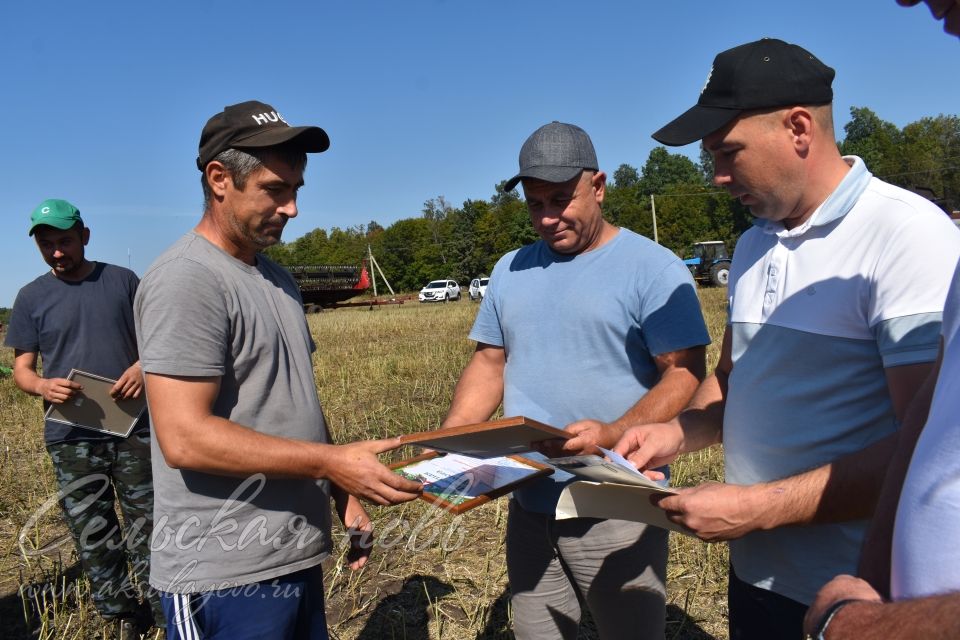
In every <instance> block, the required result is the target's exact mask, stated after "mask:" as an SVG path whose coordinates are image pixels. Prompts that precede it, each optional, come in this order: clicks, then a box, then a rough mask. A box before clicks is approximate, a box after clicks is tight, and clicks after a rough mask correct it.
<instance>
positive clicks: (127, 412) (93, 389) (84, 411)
mask: <svg viewBox="0 0 960 640" xmlns="http://www.w3.org/2000/svg"><path fill="white" fill-rule="evenodd" d="M67 379H68V380H73V381H74V382H77V383H80V384H81V385H83V389H81V390H80V391H78V392H77V394H76V395H75V396H73V397H72V398H70V399H69V400H67V401H66V402H64V403H62V404H51V405H50V407H49V408H48V409H47V413H46V414H45V416H44V417H45V418H46V419H47V420H53V421H54V422H62V423H64V424H69V425H71V426H74V427H82V428H84V429H91V430H93V431H99V432H101V433H109V434H110V435H114V436H120V437H123V438H126V437H127V436H129V435H130V432H131V431H133V427H134V425H135V424H137V420H139V419H140V416H141V415H142V414H143V411H144V409H146V407H147V400H146V396H144V395H143V394H142V393H141V394H140V397H139V398H127V399H124V400H114V399H113V398H112V397H111V396H110V389H112V388H113V385H114V384H116V382H117V381H116V380H111V379H110V378H104V377H103V376H98V375H95V374H92V373H87V372H86V371H80V370H79V369H72V370H71V371H70V373H69V374H68V375H67Z"/></svg>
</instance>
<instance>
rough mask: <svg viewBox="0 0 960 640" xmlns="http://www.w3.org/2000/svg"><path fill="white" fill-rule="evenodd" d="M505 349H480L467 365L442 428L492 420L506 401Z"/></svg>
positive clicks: (458, 382) (454, 392)
mask: <svg viewBox="0 0 960 640" xmlns="http://www.w3.org/2000/svg"><path fill="white" fill-rule="evenodd" d="M503 366H504V360H503V349H500V348H499V347H485V348H478V349H477V351H476V352H475V353H474V355H473V357H472V358H471V359H470V362H468V363H467V366H466V367H464V369H463V372H462V373H461V374H460V379H459V380H458V381H457V386H456V388H455V389H454V391H453V399H452V400H451V402H450V409H449V410H448V411H447V415H446V417H445V418H444V419H443V423H442V424H441V428H447V427H456V426H459V425H462V424H472V423H475V422H483V421H484V420H489V419H490V416H492V415H493V413H494V412H495V411H496V410H497V407H499V406H500V403H501V402H502V401H503Z"/></svg>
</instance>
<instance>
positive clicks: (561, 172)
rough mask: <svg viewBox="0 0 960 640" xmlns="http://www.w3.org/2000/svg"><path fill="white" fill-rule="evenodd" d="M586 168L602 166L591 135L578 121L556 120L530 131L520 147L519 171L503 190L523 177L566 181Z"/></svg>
mask: <svg viewBox="0 0 960 640" xmlns="http://www.w3.org/2000/svg"><path fill="white" fill-rule="evenodd" d="M584 169H591V170H593V171H598V170H599V169H600V166H599V165H598V164H597V153H596V152H595V151H594V150H593V143H592V142H590V136H588V135H587V132H586V131H584V130H583V129H581V128H580V127H578V126H576V125H572V124H565V123H563V122H557V121H553V122H551V123H550V124H545V125H543V126H542V127H540V128H539V129H537V130H536V131H534V132H533V133H532V134H530V137H529V138H527V141H526V142H524V143H523V146H522V147H520V173H518V174H517V175H515V176H513V177H512V178H510V179H509V180H507V182H506V184H504V185H503V190H504V191H511V190H512V189H513V188H514V187H516V186H517V183H518V182H520V181H521V180H522V179H524V178H535V179H537V180H543V181H545V182H566V181H568V180H573V179H574V178H576V177H577V175H578V174H579V173H580V172H581V171H583V170H584Z"/></svg>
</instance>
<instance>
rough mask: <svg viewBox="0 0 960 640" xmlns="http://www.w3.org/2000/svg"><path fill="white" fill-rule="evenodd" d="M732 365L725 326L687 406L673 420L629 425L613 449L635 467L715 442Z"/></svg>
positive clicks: (670, 459)
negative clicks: (716, 356)
mask: <svg viewBox="0 0 960 640" xmlns="http://www.w3.org/2000/svg"><path fill="white" fill-rule="evenodd" d="M732 369H733V360H732V358H731V355H730V330H729V329H727V330H726V331H725V332H724V334H723V342H722V344H721V346H720V360H719V362H718V363H717V367H716V369H715V370H714V372H713V374H712V375H710V376H708V377H707V378H706V379H705V380H704V381H703V382H702V383H700V385H699V386H698V387H697V388H696V391H694V393H693V397H692V398H691V399H690V402H689V404H688V405H687V408H686V409H684V410H683V412H682V413H680V414H679V415H678V416H677V417H675V418H673V419H672V420H668V421H666V422H660V423H653V424H640V425H637V426H634V427H630V428H629V429H627V430H626V431H624V433H623V435H622V436H621V438H620V439H619V441H618V442H617V443H616V446H615V447H614V451H616V452H617V453H619V454H620V455H622V456H624V457H626V458H627V459H629V460H630V461H631V462H633V463H634V464H635V465H636V466H637V468H639V469H646V468H652V467H659V466H662V465H664V464H669V463H670V462H673V460H674V459H676V457H677V456H678V455H679V454H681V453H688V452H690V451H699V450H700V449H704V448H706V447H709V446H710V445H713V444H718V443H719V442H720V438H721V435H722V433H723V409H724V404H725V402H726V395H727V379H728V378H729V376H730V371H731V370H732Z"/></svg>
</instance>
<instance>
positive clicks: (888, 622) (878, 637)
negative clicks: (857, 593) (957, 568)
mask: <svg viewBox="0 0 960 640" xmlns="http://www.w3.org/2000/svg"><path fill="white" fill-rule="evenodd" d="M826 637H827V640H843V639H846V638H849V639H851V640H886V639H887V638H960V593H949V594H945V595H940V596H931V597H927V598H917V599H915V600H903V601H900V602H886V603H882V604H881V603H874V602H851V603H850V604H848V605H846V606H845V607H843V609H841V610H840V611H839V612H838V613H837V615H836V616H834V618H833V620H831V621H830V625H829V626H828V628H827V633H826Z"/></svg>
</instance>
